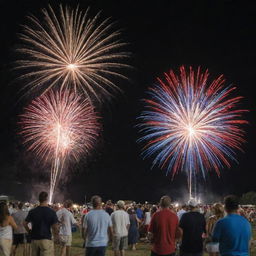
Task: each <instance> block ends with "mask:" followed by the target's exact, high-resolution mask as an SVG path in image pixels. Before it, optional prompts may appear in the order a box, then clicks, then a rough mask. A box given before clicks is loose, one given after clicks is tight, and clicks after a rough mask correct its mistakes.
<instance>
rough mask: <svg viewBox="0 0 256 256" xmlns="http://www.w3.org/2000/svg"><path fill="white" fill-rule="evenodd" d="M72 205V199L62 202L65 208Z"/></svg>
mask: <svg viewBox="0 0 256 256" xmlns="http://www.w3.org/2000/svg"><path fill="white" fill-rule="evenodd" d="M72 205H73V201H72V200H69V199H68V200H66V201H65V202H64V207H65V208H70V207H71V206H72Z"/></svg>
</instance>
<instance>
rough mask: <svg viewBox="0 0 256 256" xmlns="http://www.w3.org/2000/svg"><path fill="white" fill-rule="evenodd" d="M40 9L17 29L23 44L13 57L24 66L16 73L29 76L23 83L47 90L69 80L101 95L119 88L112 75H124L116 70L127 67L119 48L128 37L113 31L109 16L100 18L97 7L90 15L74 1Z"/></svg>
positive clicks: (91, 93) (90, 93) (89, 93)
mask: <svg viewBox="0 0 256 256" xmlns="http://www.w3.org/2000/svg"><path fill="white" fill-rule="evenodd" d="M42 12H43V17H44V19H43V20H42V19H41V20H39V19H38V18H36V17H34V16H29V20H30V26H28V25H25V26H23V27H24V31H23V33H22V34H21V35H20V38H21V40H22V42H23V46H22V47H20V48H19V49H18V51H19V52H20V53H22V56H24V59H20V60H19V61H17V68H19V69H21V70H24V71H25V72H24V75H21V77H20V78H21V79H25V81H29V82H27V83H26V84H25V87H24V89H25V88H26V89H27V88H29V90H28V91H30V90H33V89H39V90H40V91H42V92H46V91H47V90H49V89H51V88H53V87H54V86H56V85H58V86H60V88H61V89H62V88H69V87H71V86H72V87H74V88H75V90H77V89H81V90H82V91H83V92H84V93H85V94H86V95H87V96H90V97H95V98H97V99H98V100H99V101H101V99H102V97H100V96H101V95H111V93H112V92H114V91H115V90H119V88H118V86H116V85H115V84H114V83H113V82H112V81H111V77H114V76H118V77H121V78H123V79H126V77H125V76H124V75H122V74H121V72H120V71H121V69H122V68H125V67H129V65H127V64H125V63H124V62H123V60H124V59H127V58H128V56H129V54H128V53H127V52H124V51H122V50H121V49H123V47H124V46H125V45H126V43H123V42H122V41H121V40H120V38H119V36H120V31H114V32H113V23H111V22H110V19H106V20H103V21H100V19H99V15H100V14H99V13H98V14H97V15H96V16H95V17H94V18H92V19H91V18H89V17H88V10H87V11H86V12H85V13H84V12H83V11H80V10H79V8H78V7H77V8H76V9H75V10H72V9H70V8H68V7H65V8H64V7H62V6H60V10H59V12H58V13H55V12H54V11H53V9H52V8H51V7H50V6H49V8H48V10H47V9H43V10H42ZM99 95H100V96H99Z"/></svg>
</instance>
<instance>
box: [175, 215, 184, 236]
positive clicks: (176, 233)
mask: <svg viewBox="0 0 256 256" xmlns="http://www.w3.org/2000/svg"><path fill="white" fill-rule="evenodd" d="M176 217H177V223H176V230H175V239H177V240H180V239H181V237H182V234H183V231H182V229H181V228H180V227H179V218H178V216H177V215H176Z"/></svg>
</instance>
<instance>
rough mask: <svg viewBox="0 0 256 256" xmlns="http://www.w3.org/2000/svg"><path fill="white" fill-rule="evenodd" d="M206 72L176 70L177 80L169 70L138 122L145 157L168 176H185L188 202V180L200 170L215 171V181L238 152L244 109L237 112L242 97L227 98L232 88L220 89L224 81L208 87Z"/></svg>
mask: <svg viewBox="0 0 256 256" xmlns="http://www.w3.org/2000/svg"><path fill="white" fill-rule="evenodd" d="M208 76H209V73H208V71H207V70H206V71H205V72H201V70H200V68H198V69H197V70H196V71H194V70H193V69H192V68H190V70H189V72H187V73H186V70H185V68H184V67H183V66H182V67H181V68H180V75H175V73H174V72H173V71H172V70H171V71H170V73H169V74H165V80H161V79H159V78H158V84H157V85H156V86H155V87H153V88H150V89H149V97H150V99H146V100H145V108H146V110H145V111H143V112H142V114H141V116H140V117H139V120H140V124H139V127H140V132H141V134H142V136H141V138H140V139H139V140H138V142H140V143H144V144H145V146H144V148H143V153H142V155H143V156H144V158H147V157H150V156H154V161H153V166H156V165H158V166H159V167H160V168H161V169H166V170H167V172H171V173H172V177H174V175H175V174H176V173H177V172H178V171H179V170H184V171H186V172H187V174H188V180H189V191H190V197H191V193H192V191H191V190H192V184H191V183H192V179H193V176H195V175H196V172H197V171H199V170H201V172H202V174H203V176H204V177H205V173H206V171H208V170H212V169H213V170H215V171H216V173H217V174H218V176H219V175H220V169H221V168H223V167H224V166H227V167H230V163H229V160H235V151H236V150H241V145H242V143H243V142H244V139H243V137H244V131H243V130H242V129H241V128H240V125H241V124H246V123H247V121H245V120H243V119H242V114H243V113H244V112H245V111H246V110H241V109H237V108H236V105H237V104H238V103H239V102H240V100H241V98H242V97H234V98H232V97H230V96H231V94H232V92H233V91H234V90H235V87H231V86H229V87H224V82H225V80H224V78H223V76H222V75H221V76H219V77H218V78H217V79H215V80H214V81H212V82H211V83H209V82H208Z"/></svg>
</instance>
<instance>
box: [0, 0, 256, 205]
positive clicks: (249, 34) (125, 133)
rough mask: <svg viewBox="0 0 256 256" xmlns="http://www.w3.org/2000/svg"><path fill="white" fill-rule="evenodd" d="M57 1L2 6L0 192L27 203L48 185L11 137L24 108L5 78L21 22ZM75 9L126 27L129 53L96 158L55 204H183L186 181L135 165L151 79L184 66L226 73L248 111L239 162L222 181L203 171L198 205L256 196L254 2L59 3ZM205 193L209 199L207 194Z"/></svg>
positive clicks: (80, 167)
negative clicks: (93, 200)
mask: <svg viewBox="0 0 256 256" xmlns="http://www.w3.org/2000/svg"><path fill="white" fill-rule="evenodd" d="M48 3H50V4H52V5H53V6H57V5H58V3H60V1H53V0H52V1H47V0H40V1H35V0H31V1H28V0H8V1H6V0H2V1H0V35H1V37H0V51H1V52H0V67H1V68H0V69H1V71H0V86H1V108H0V111H1V112H0V116H1V119H2V122H1V126H0V129H1V132H0V138H1V139H0V141H1V144H0V148H1V155H0V194H1V193H4V194H10V195H13V196H15V197H16V198H17V199H21V200H27V199H31V198H33V197H35V196H36V193H37V192H38V191H39V190H40V189H42V188H46V187H47V182H48V179H49V177H48V176H47V175H48V174H47V171H45V170H44V169H43V168H42V166H41V164H40V163H38V162H37V160H36V159H34V158H33V157H32V156H31V155H30V154H28V153H26V152H25V150H24V147H23V146H22V144H21V140H20V138H19V136H17V131H18V125H17V121H18V118H17V116H18V114H20V113H21V112H22V108H23V107H24V106H25V105H26V104H27V103H28V101H29V100H28V99H26V100H24V99H22V100H21V99H20V94H19V93H18V91H19V88H21V87H22V84H21V83H19V82H15V83H13V81H14V79H15V78H16V76H17V74H15V72H14V71H12V70H11V67H12V66H13V65H12V62H13V61H14V59H15V57H16V56H15V51H14V48H15V46H16V45H17V44H18V43H19V40H18V35H17V33H18V32H20V31H21V28H20V24H24V23H26V22H28V21H27V20H26V18H25V17H26V15H28V14H29V13H33V14H36V15H38V14H39V13H40V9H41V8H42V7H46V6H47V4H48ZM61 3H68V4H69V5H71V6H73V7H75V6H76V5H77V4H78V3H79V4H80V6H81V8H85V9H86V8H87V7H88V6H90V7H91V13H93V14H95V13H97V12H98V11H99V10H102V17H109V16H111V17H112V19H113V20H114V21H118V26H119V27H121V28H123V29H124V32H123V39H124V40H125V41H128V42H129V43H130V45H129V46H128V50H130V51H131V52H132V59H131V62H130V63H131V64H132V65H133V66H134V67H135V69H134V70H133V71H132V72H130V74H129V76H130V82H129V83H127V82H122V85H121V86H122V89H123V91H124V92H123V94H122V95H118V96H117V97H116V98H115V100H114V101H113V102H112V103H111V104H108V105H104V106H103V108H102V109H101V110H100V111H101V113H100V114H101V115H102V116H103V118H102V119H101V121H102V125H103V131H102V134H101V138H100V140H99V142H98V145H97V146H96V149H95V152H93V153H92V155H91V156H90V157H89V159H83V160H82V161H81V162H80V163H79V164H77V165H74V166H73V167H72V168H70V169H69V170H68V171H67V172H66V173H65V179H64V180H63V181H62V184H65V185H60V186H59V192H58V196H60V198H61V197H63V196H64V197H71V198H72V199H73V200H74V201H77V202H82V201H83V200H84V196H85V195H86V196H87V198H89V197H90V196H91V195H93V194H99V195H102V196H103V198H104V199H109V198H111V199H113V200H117V199H132V200H136V201H144V200H148V201H155V200H158V199H159V197H160V196H161V195H163V194H169V195H171V196H172V197H173V198H174V199H180V198H183V197H185V196H186V192H187V190H186V189H187V188H186V176H185V175H184V173H183V174H182V173H181V174H179V175H178V176H177V177H176V178H175V179H174V181H171V177H169V176H166V175H165V172H164V171H161V170H159V169H157V168H155V169H154V170H152V171H151V170H150V164H151V162H150V160H148V161H143V160H142V159H141V157H140V147H139V146H138V145H137V144H136V139H137V138H138V134H137V130H136V128H134V126H135V125H136V117H137V116H138V115H139V113H140V112H141V110H142V103H141V101H140V100H141V99H142V98H143V97H145V90H146V89H147V88H148V87H149V86H150V85H152V84H153V83H154V81H155V78H156V76H161V74H162V73H163V72H166V71H168V70H170V69H175V70H177V69H178V67H179V66H180V65H182V64H184V65H186V66H189V65H192V66H193V67H197V66H198V65H200V66H202V67H203V68H208V69H209V71H210V73H211V77H212V78H214V77H216V76H218V75H220V74H224V75H225V77H226V80H227V85H228V84H231V83H234V84H235V85H237V87H238V89H237V92H236V93H237V94H238V95H242V96H244V100H243V104H242V106H241V107H242V108H246V109H249V110H250V113H249V114H247V115H246V118H247V119H248V121H249V122H250V125H248V126H247V127H246V132H247V134H246V140H247V144H246V145H244V151H245V152H244V153H241V152H238V155H237V159H238V162H239V164H236V163H234V162H233V163H232V167H231V169H229V170H228V169H227V168H226V169H224V170H222V172H221V178H220V179H219V178H217V175H216V174H215V173H213V172H210V173H209V175H208V177H207V179H206V181H203V180H202V179H200V178H199V183H200V184H201V185H200V191H201V193H202V194H204V198H205V199H208V198H211V197H212V196H221V197H222V196H223V195H225V194H227V193H236V194H238V195H241V194H242V193H245V192H247V191H250V190H256V188H255V180H256V173H255V166H254V162H255V161H254V159H255V152H256V146H255V121H256V120H255V117H256V115H255V102H256V100H255V98H256V97H255V93H254V91H255V87H256V85H255V74H256V72H255V70H256V63H255V60H256V8H255V7H256V6H254V5H253V1H248V2H247V1H224V0H223V1H161V0H159V1H153V3H150V1H142V0H139V1H134V0H130V1H120V0H119V1H111V0H102V1H100V0H91V1H86V0H80V1H75V0H74V1H71V0H69V1H68V0H65V1H64V0H63V1H61ZM206 195H207V196H206Z"/></svg>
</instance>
